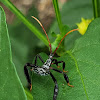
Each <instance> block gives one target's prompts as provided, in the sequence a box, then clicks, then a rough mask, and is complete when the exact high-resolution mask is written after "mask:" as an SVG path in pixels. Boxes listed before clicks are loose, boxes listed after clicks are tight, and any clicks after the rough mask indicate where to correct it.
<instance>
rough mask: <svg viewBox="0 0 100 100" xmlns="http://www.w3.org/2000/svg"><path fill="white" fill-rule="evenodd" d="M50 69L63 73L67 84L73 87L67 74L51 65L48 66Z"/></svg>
mask: <svg viewBox="0 0 100 100" xmlns="http://www.w3.org/2000/svg"><path fill="white" fill-rule="evenodd" d="M50 69H52V70H54V71H56V72H59V73H62V74H63V75H64V79H65V80H66V82H67V84H68V86H70V87H74V86H73V85H70V84H69V78H68V76H67V74H66V73H64V72H63V71H60V70H58V69H55V68H52V67H50Z"/></svg>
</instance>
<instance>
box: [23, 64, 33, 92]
mask: <svg viewBox="0 0 100 100" xmlns="http://www.w3.org/2000/svg"><path fill="white" fill-rule="evenodd" d="M28 66H29V67H31V68H32V67H34V64H30V63H27V64H25V66H24V73H25V76H26V79H27V81H28V83H29V87H30V90H31V89H32V84H31V79H30V76H29V73H28V69H27V67H28Z"/></svg>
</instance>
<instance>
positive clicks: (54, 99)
mask: <svg viewBox="0 0 100 100" xmlns="http://www.w3.org/2000/svg"><path fill="white" fill-rule="evenodd" d="M50 76H51V77H52V79H53V81H54V83H55V87H54V95H53V100H56V98H57V95H58V84H57V81H56V79H55V77H54V76H53V75H52V73H51V72H50Z"/></svg>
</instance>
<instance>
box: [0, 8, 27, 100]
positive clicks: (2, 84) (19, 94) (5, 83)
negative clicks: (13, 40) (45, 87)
mask: <svg viewBox="0 0 100 100" xmlns="http://www.w3.org/2000/svg"><path fill="white" fill-rule="evenodd" d="M26 98H27V97H26V95H25V93H24V89H23V86H22V84H21V82H20V80H19V77H18V75H17V73H16V69H15V65H14V63H13V62H12V54H11V44H10V39H9V35H8V30H7V25H6V17H5V13H4V11H3V9H2V8H1V7H0V100H27V99H26Z"/></svg>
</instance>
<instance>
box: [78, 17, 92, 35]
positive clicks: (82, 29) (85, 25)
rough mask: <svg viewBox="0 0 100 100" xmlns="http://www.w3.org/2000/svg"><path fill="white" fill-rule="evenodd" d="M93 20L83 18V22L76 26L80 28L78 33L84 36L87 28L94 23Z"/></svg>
mask: <svg viewBox="0 0 100 100" xmlns="http://www.w3.org/2000/svg"><path fill="white" fill-rule="evenodd" d="M92 20H93V19H84V18H81V22H80V23H77V24H76V25H77V26H78V29H79V30H78V31H79V33H80V34H81V35H84V34H85V32H86V30H87V28H88V25H89V24H90V22H91V21H92Z"/></svg>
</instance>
